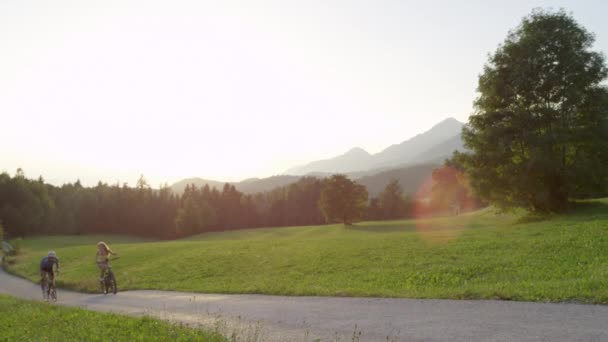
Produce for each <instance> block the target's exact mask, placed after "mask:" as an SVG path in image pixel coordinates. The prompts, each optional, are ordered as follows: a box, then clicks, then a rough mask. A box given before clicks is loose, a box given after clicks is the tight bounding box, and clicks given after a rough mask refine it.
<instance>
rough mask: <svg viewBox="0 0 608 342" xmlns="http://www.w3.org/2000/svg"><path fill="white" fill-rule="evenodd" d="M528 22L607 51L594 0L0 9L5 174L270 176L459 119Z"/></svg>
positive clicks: (599, 4)
mask: <svg viewBox="0 0 608 342" xmlns="http://www.w3.org/2000/svg"><path fill="white" fill-rule="evenodd" d="M534 7H552V8H560V7H563V8H565V9H567V10H569V11H572V13H573V14H574V16H575V18H576V19H577V20H578V21H579V22H580V23H581V24H582V25H584V26H585V27H586V28H587V29H588V30H590V31H592V32H595V33H596V37H597V42H596V49H598V50H601V51H603V52H604V53H606V52H608V21H607V20H606V13H608V2H606V1H600V0H598V1H581V0H579V1H532V0H530V1H504V0H500V1H447V0H446V1H379V0H369V1H327V0H325V1H322V0H321V1H311V0H306V1H286V0H278V1H249V0H243V1H163V2H154V1H150V0H139V1H127V0H119V1H109V0H104V1H95V2H94V1H84V0H74V1H65V0H54V1H28V0H2V1H0V125H1V126H0V127H1V128H2V129H1V131H0V171H2V170H4V171H8V172H9V173H11V174H14V172H15V170H16V169H17V168H18V167H22V168H23V169H24V170H25V173H26V175H27V176H29V177H37V176H38V175H41V174H42V175H43V176H44V177H45V179H46V180H47V181H50V182H52V183H55V184H61V183H63V182H67V181H75V180H76V179H77V178H80V179H81V181H82V182H83V183H84V184H88V185H92V184H95V183H97V181H98V180H100V179H101V180H103V181H106V182H109V183H114V182H116V181H120V182H121V183H122V182H128V183H129V184H130V185H134V184H135V182H136V180H137V178H138V176H139V174H142V173H143V174H144V175H145V176H146V178H147V179H148V180H149V182H150V183H151V184H152V185H153V186H157V185H158V184H160V183H161V182H169V183H171V182H174V181H177V180H179V179H181V178H184V177H192V176H198V177H205V178H211V179H217V180H223V181H233V180H240V179H243V178H247V177H253V176H258V177H262V176H270V175H273V174H279V173H281V172H283V171H284V170H286V169H287V168H289V167H292V166H294V165H298V164H302V163H306V162H308V161H312V160H316V159H321V158H327V157H332V156H334V155H337V154H341V153H344V152H345V151H347V150H348V149H350V148H352V147H355V146H360V147H362V148H364V149H366V150H367V151H369V152H371V153H376V152H379V151H380V150H382V149H383V148H385V147H387V146H388V145H390V144H393V143H399V142H401V141H403V140H405V139H408V138H410V137H412V136H414V135H415V134H417V133H420V132H422V131H424V130H427V129H429V128H430V127H431V126H433V125H434V124H435V123H437V122H439V121H440V120H442V119H444V118H446V117H450V116H452V117H455V118H457V119H459V120H461V121H466V119H467V117H468V115H469V114H470V112H471V109H472V101H473V99H474V98H475V96H476V94H475V88H476V83H477V76H478V74H479V73H480V71H481V70H482V66H483V64H484V62H485V61H486V60H487V54H488V53H489V52H492V51H493V50H495V48H496V47H497V45H498V44H499V43H500V42H502V41H503V40H504V38H505V37H506V35H507V32H508V30H509V29H512V28H514V27H515V26H517V24H518V23H519V22H520V20H521V18H522V17H523V16H525V15H526V14H528V13H529V12H530V11H531V10H532V9H533V8H534Z"/></svg>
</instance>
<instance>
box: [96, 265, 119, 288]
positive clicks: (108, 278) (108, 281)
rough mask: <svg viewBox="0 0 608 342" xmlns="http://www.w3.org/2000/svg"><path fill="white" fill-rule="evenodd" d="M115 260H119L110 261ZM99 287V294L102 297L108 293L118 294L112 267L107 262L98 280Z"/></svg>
mask: <svg viewBox="0 0 608 342" xmlns="http://www.w3.org/2000/svg"><path fill="white" fill-rule="evenodd" d="M116 259H119V258H114V259H112V261H113V260H116ZM99 285H100V287H101V292H103V294H104V295H107V294H108V293H110V292H112V293H113V294H116V293H117V292H118V286H117V285H116V277H115V276H114V272H113V271H112V266H111V265H110V263H109V262H108V264H107V265H105V268H104V271H103V277H102V278H101V279H100V280H99Z"/></svg>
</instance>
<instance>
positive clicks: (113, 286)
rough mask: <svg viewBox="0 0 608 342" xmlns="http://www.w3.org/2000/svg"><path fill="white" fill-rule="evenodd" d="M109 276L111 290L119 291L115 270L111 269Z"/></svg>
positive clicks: (114, 292)
mask: <svg viewBox="0 0 608 342" xmlns="http://www.w3.org/2000/svg"><path fill="white" fill-rule="evenodd" d="M108 278H110V279H109V280H110V288H109V290H110V291H112V293H113V294H116V292H118V287H117V286H116V277H115V276H114V272H112V270H110V274H109V275H108Z"/></svg>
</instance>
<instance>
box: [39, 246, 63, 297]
mask: <svg viewBox="0 0 608 342" xmlns="http://www.w3.org/2000/svg"><path fill="white" fill-rule="evenodd" d="M53 265H57V273H59V272H60V267H59V258H57V253H55V251H49V253H48V255H47V256H45V257H44V258H42V260H40V287H41V288H42V291H43V292H44V290H45V277H48V280H49V282H50V284H48V285H53V287H54V286H55V272H54V270H53Z"/></svg>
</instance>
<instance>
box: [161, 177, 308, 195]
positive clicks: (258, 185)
mask: <svg viewBox="0 0 608 342" xmlns="http://www.w3.org/2000/svg"><path fill="white" fill-rule="evenodd" d="M298 179H300V177H298V176H288V175H280V176H272V177H267V178H249V179H245V180H243V181H240V182H236V183H230V184H233V185H234V187H235V188H236V189H237V190H238V191H240V192H243V193H245V194H254V193H257V192H264V191H270V190H272V189H275V188H277V187H280V186H285V185H288V184H291V183H293V182H296V181H298ZM187 184H194V185H196V187H197V188H202V187H204V186H205V185H209V187H211V188H216V189H218V190H222V188H223V187H224V185H225V184H226V183H225V182H219V181H215V180H209V179H203V178H187V179H184V180H181V181H179V182H177V183H174V184H173V185H171V191H173V192H174V193H176V194H181V193H183V192H184V189H185V188H186V185H187Z"/></svg>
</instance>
